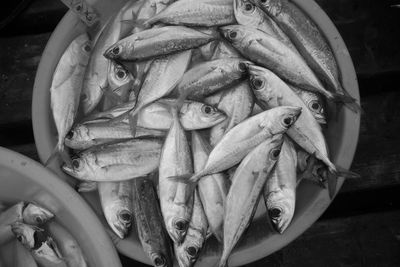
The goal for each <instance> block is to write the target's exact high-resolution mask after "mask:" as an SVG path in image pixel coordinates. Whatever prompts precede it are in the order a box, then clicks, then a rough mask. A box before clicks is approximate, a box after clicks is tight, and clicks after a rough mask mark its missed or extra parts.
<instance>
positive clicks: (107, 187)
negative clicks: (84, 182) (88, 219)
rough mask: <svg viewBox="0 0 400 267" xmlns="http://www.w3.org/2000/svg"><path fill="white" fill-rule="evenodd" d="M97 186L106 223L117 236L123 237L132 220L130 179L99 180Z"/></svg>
mask: <svg viewBox="0 0 400 267" xmlns="http://www.w3.org/2000/svg"><path fill="white" fill-rule="evenodd" d="M97 188H98V191H99V197H100V203H101V207H102V209H103V213H104V217H105V218H106V220H107V223H108V225H109V226H110V227H111V229H112V230H113V231H114V233H115V234H117V235H118V237H119V238H121V239H124V238H125V237H126V236H127V235H128V233H129V231H130V229H131V226H132V221H133V206H132V198H133V197H132V183H131V181H123V182H100V183H98V185H97Z"/></svg>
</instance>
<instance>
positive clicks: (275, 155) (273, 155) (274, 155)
mask: <svg viewBox="0 0 400 267" xmlns="http://www.w3.org/2000/svg"><path fill="white" fill-rule="evenodd" d="M280 153H281V151H280V150H279V149H274V150H272V151H271V158H272V160H277V159H278V157H279V154H280Z"/></svg>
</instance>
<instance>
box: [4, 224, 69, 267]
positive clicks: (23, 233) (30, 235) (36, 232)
mask: <svg viewBox="0 0 400 267" xmlns="http://www.w3.org/2000/svg"><path fill="white" fill-rule="evenodd" d="M11 231H12V233H13V234H14V235H15V236H16V238H17V239H18V241H19V242H21V244H22V245H23V246H24V247H25V248H27V249H28V250H29V251H30V252H31V254H32V256H33V258H34V259H35V261H36V262H37V264H38V265H39V266H41V267H67V263H66V262H65V261H64V260H63V258H62V255H61V253H60V251H59V249H58V247H57V244H56V243H55V242H54V240H53V239H52V238H51V237H50V236H49V235H48V234H47V233H46V232H45V231H44V230H43V229H41V228H38V227H36V226H32V225H28V224H24V223H21V222H15V223H13V224H12V225H11Z"/></svg>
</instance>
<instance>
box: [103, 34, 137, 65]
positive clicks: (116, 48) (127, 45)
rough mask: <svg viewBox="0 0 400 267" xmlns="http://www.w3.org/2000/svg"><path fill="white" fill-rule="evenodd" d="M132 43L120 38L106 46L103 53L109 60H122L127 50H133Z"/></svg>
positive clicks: (126, 54)
mask: <svg viewBox="0 0 400 267" xmlns="http://www.w3.org/2000/svg"><path fill="white" fill-rule="evenodd" d="M133 43H134V42H128V41H125V40H123V39H122V40H120V41H118V42H116V43H115V44H113V45H112V46H110V47H109V48H107V49H106V51H105V52H104V54H103V55H104V56H105V57H106V58H108V59H111V60H122V59H123V58H126V57H127V56H128V54H129V53H128V51H130V50H133Z"/></svg>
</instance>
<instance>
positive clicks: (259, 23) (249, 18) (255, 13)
mask: <svg viewBox="0 0 400 267" xmlns="http://www.w3.org/2000/svg"><path fill="white" fill-rule="evenodd" d="M233 2H234V3H233V6H234V12H235V18H236V20H237V22H238V23H239V24H240V25H244V26H250V27H253V28H256V29H258V30H260V31H263V32H265V33H268V34H269V35H271V36H273V37H275V38H277V39H278V40H280V41H281V42H282V43H284V44H286V45H287V46H288V47H289V48H291V49H292V50H293V51H294V52H296V53H299V52H298V51H297V48H296V47H295V46H294V44H293V43H292V41H290V39H289V37H288V36H287V35H286V34H285V33H284V32H283V31H282V30H281V28H279V26H278V25H277V24H276V22H275V21H274V20H273V19H271V18H270V17H269V16H268V15H266V14H265V13H264V11H262V10H261V9H260V8H259V7H258V6H256V5H255V4H253V3H252V2H251V1H250V0H234V1H233Z"/></svg>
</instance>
